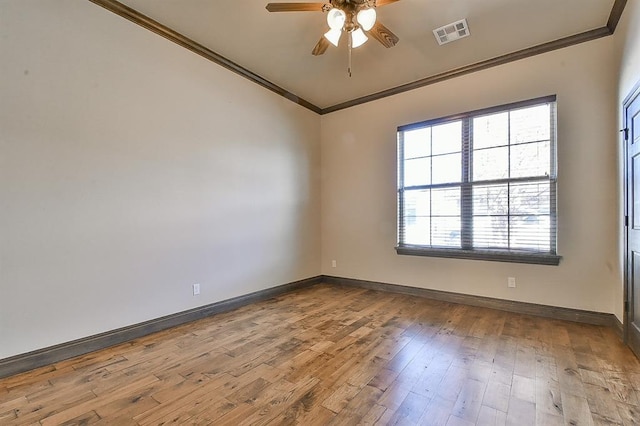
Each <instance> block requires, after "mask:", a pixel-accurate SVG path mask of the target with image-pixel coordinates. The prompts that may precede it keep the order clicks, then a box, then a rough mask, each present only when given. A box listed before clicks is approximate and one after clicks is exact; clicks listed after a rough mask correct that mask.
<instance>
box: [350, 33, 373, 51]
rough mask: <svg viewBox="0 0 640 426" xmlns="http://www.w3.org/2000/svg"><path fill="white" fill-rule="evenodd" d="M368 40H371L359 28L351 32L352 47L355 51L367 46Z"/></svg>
mask: <svg viewBox="0 0 640 426" xmlns="http://www.w3.org/2000/svg"><path fill="white" fill-rule="evenodd" d="M367 40H369V38H368V37H367V36H366V35H365V34H364V31H362V28H358V29H357V30H355V31H352V32H351V47H353V48H354V49H355V48H356V47H360V46H362V45H363V44H365V43H366V42H367Z"/></svg>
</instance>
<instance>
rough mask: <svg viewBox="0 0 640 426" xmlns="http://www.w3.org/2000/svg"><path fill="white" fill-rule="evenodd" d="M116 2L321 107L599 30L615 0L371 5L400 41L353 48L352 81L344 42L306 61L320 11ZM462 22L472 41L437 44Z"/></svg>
mask: <svg viewBox="0 0 640 426" xmlns="http://www.w3.org/2000/svg"><path fill="white" fill-rule="evenodd" d="M280 1H281V2H288V0H280ZM296 1H298V2H303V1H304V0H296ZM120 2H121V3H124V4H125V5H127V6H129V7H131V8H133V9H135V10H136V11H138V12H140V13H142V14H144V15H146V16H148V17H150V18H152V19H154V20H156V21H158V22H160V23H161V24H163V25H166V26H168V27H169V28H171V29H173V30H175V31H177V32H179V33H181V34H182V35H184V36H186V37H188V38H190V39H192V40H194V41H196V42H198V43H199V44H201V45H203V46H205V47H207V48H209V49H211V50H213V51H214V52H216V53H218V54H220V55H222V56H224V57H226V58H227V59H230V60H231V61H233V62H235V63H237V64H239V65H240V66H242V67H243V68H246V69H248V70H250V71H251V72H253V73H255V74H257V75H259V76H261V77H263V78H265V79H267V80H269V81H270V82H272V83H274V84H276V85H278V86H280V87H281V88H283V89H285V90H287V91H289V92H291V93H293V94H295V95H297V96H299V97H300V98H303V99H305V100H307V101H309V102H311V103H312V104H314V105H316V106H318V107H320V108H327V107H330V106H333V105H336V104H340V103H342V102H346V101H349V100H353V99H356V98H359V97H362V96H366V95H370V94H373V93H377V92H380V91H382V90H385V89H390V88H394V87H397V86H400V85H403V84H407V83H411V82H413V81H416V80H420V79H424V78H427V77H430V76H433V75H436V74H439V73H442V72H446V71H449V70H452V69H456V68H459V67H462V66H465V65H470V64H474V63H477V62H480V61H483V60H486V59H490V58H494V57H497V56H500V55H504V54H508V53H511V52H514V51H518V50H521V49H525V48H529V47H532V46H536V45H540V44H542V43H546V42H550V41H554V40H558V39H561V38H563V37H567V36H571V35H575V34H578V33H582V32H585V31H589V30H593V29H597V28H602V27H605V26H606V24H607V20H608V18H609V15H610V14H611V11H612V8H613V5H614V2H615V0H401V1H398V2H397V3H393V4H390V5H387V6H384V7H379V8H378V20H379V21H380V22H382V23H383V24H384V25H385V26H387V27H388V28H389V29H390V30H391V31H393V32H394V33H395V34H396V35H397V36H398V37H399V38H400V42H399V43H398V45H397V46H395V47H393V48H391V49H386V48H384V47H383V46H382V45H381V44H380V43H378V42H377V41H376V40H375V39H373V38H371V37H370V38H369V41H368V42H367V43H366V44H364V45H363V46H362V47H360V48H358V49H355V50H354V51H353V76H352V77H351V78H350V77H349V76H348V75H347V58H348V54H347V48H346V43H345V42H344V40H342V43H341V45H340V47H338V48H335V47H333V46H330V47H329V49H328V50H327V52H326V53H325V54H324V55H322V56H317V57H316V56H312V55H311V50H312V49H313V47H314V46H315V44H316V43H317V41H318V39H319V38H320V37H321V36H322V34H323V33H324V32H326V31H327V29H328V27H327V24H326V20H325V19H326V16H325V14H324V13H322V12H286V13H269V12H268V11H267V10H266V9H265V5H266V4H267V3H268V2H269V0H120ZM463 18H466V19H467V22H468V24H469V29H470V32H471V36H470V37H466V38H462V39H460V40H458V41H455V42H453V43H450V44H446V45H443V46H439V45H438V43H437V42H436V40H435V38H434V36H433V33H432V30H433V29H435V28H437V27H440V26H442V25H446V24H448V23H451V22H454V21H457V20H459V19H463ZM212 66H216V65H212Z"/></svg>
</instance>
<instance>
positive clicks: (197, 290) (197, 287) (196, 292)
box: [193, 284, 200, 296]
mask: <svg viewBox="0 0 640 426" xmlns="http://www.w3.org/2000/svg"><path fill="white" fill-rule="evenodd" d="M199 294H200V284H194V285H193V295H194V296H197V295H199Z"/></svg>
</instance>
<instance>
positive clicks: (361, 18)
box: [356, 7, 376, 31]
mask: <svg viewBox="0 0 640 426" xmlns="http://www.w3.org/2000/svg"><path fill="white" fill-rule="evenodd" d="M356 20H357V21H358V24H360V28H362V29H363V30H365V31H369V30H370V29H371V28H373V26H374V25H375V23H376V10H375V9H374V8H373V7H370V8H369V9H362V10H361V11H359V12H358V15H357V16H356Z"/></svg>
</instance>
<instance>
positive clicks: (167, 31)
mask: <svg viewBox="0 0 640 426" xmlns="http://www.w3.org/2000/svg"><path fill="white" fill-rule="evenodd" d="M89 1H90V2H92V3H94V4H96V5H98V6H101V7H103V8H105V9H107V10H109V11H111V12H113V13H115V14H116V15H119V16H121V17H123V18H125V19H128V20H129V21H131V22H133V23H135V24H137V25H139V26H141V27H143V28H146V29H147V30H149V31H152V32H154V33H156V34H158V35H160V36H162V37H164V38H166V39H167V40H169V41H172V42H174V43H176V44H178V45H179V46H182V47H184V48H185V49H189V50H190V51H192V52H194V53H196V54H198V55H200V56H202V57H204V58H205V59H208V60H210V61H211V62H213V63H216V64H218V65H220V66H222V67H224V68H226V69H228V70H229V71H231V72H234V73H236V74H238V75H240V76H242V77H244V78H246V79H248V80H250V81H252V82H254V83H256V84H258V85H260V86H262V87H264V88H265V89H268V90H271V91H272V92H274V93H276V94H278V95H280V96H282V97H284V98H287V99H289V100H290V101H291V102H294V103H296V104H298V105H300V106H302V107H304V108H307V109H309V110H310V111H313V112H315V113H317V114H320V115H324V114H330V113H332V112H336V111H340V110H343V109H347V108H351V107H354V106H357V105H362V104H365V103H368V102H373V101H376V100H379V99H383V98H386V97H389V96H394V95H397V94H400V93H404V92H408V91H411V90H415V89H418V88H421V87H425V86H429V85H432V84H435V83H439V82H442V81H445V80H450V79H452V78H456V77H460V76H463V75H466V74H471V73H474V72H478V71H482V70H486V69H489V68H493V67H497V66H499V65H504V64H508V63H510V62H514V61H519V60H521V59H525V58H529V57H531V56H536V55H540V54H543V53H547V52H551V51H554V50H558V49H563V48H565V47H569V46H574V45H576V44H580V43H586V42H588V41H592V40H596V39H599V38H602V37H607V36H610V35H612V34H613V33H614V32H615V30H616V27H617V25H618V23H619V21H620V18H621V17H622V12H623V11H624V8H625V6H626V4H627V0H615V2H614V4H613V7H612V9H611V13H610V15H609V19H608V21H607V24H606V25H605V26H604V27H601V28H596V29H594V30H589V31H585V32H582V33H579V34H575V35H572V36H568V37H563V38H560V39H557V40H553V41H550V42H547V43H543V44H539V45H537V46H533V47H529V48H526V49H522V50H518V51H515V52H511V53H507V54H505V55H500V56H497V57H495V58H491V59H487V60H485V61H480V62H476V63H474V64H470V65H465V66H462V67H459V68H455V69H452V70H449V71H445V72H442V73H439V74H434V75H431V76H428V77H425V78H422V79H419V80H416V81H413V82H410V83H406V84H402V85H400V86H396V87H393V88H391V89H387V90H383V91H381V92H377V93H373V94H370V95H367V96H362V97H360V98H356V99H352V100H350V101H346V102H341V103H339V104H335V105H332V106H329V107H326V108H320V107H319V106H317V105H314V104H312V103H311V102H309V101H307V100H305V99H303V98H301V97H299V96H297V95H296V94H294V93H291V92H289V91H288V90H286V89H284V88H282V87H280V86H278V85H276V84H274V83H272V82H271V81H269V80H267V79H265V78H263V77H261V76H259V75H258V74H256V73H254V72H253V71H250V70H248V69H247V68H244V67H243V66H241V65H239V64H237V63H235V62H233V61H231V60H229V59H227V58H225V57H224V56H222V55H220V54H218V53H216V52H214V51H213V50H211V49H209V48H207V47H205V46H203V45H202V44H200V43H198V42H196V41H195V40H192V39H190V38H188V37H186V36H184V35H182V34H180V33H178V32H177V31H174V30H172V29H171V28H169V27H167V26H165V25H163V24H161V23H159V22H157V21H155V20H153V19H151V18H149V17H148V16H146V15H143V14H142V13H140V12H138V11H137V10H135V9H132V8H130V7H128V6H126V5H124V4H122V3H120V2H118V1H117V0H89Z"/></svg>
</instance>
